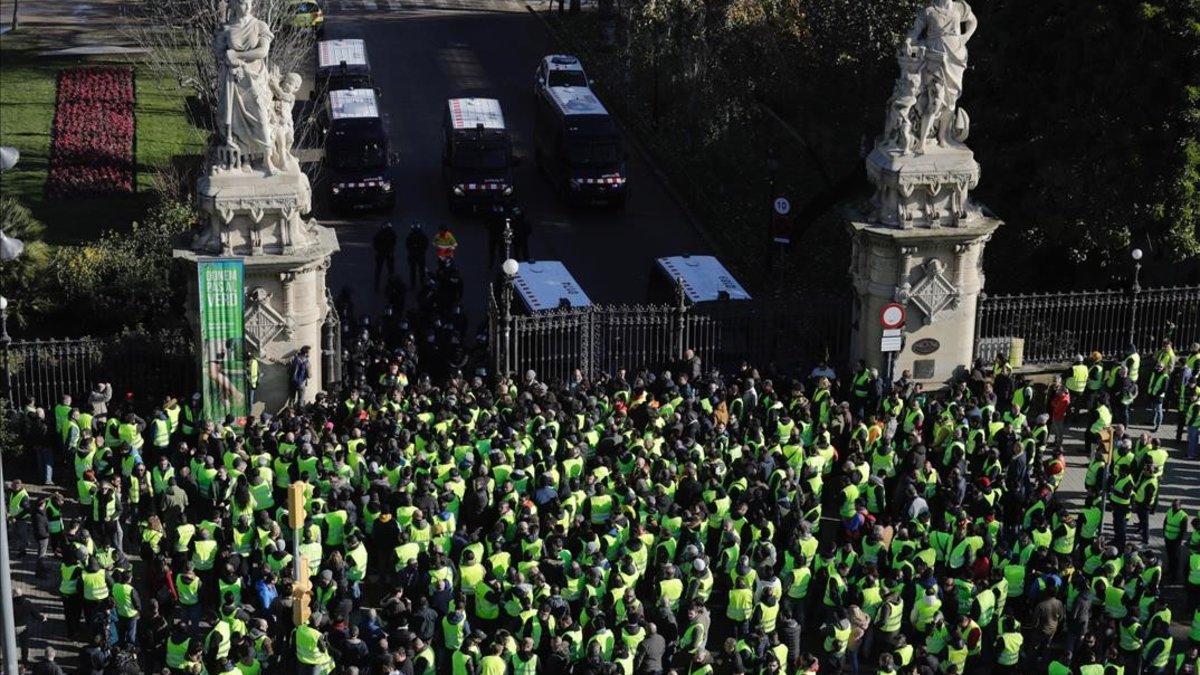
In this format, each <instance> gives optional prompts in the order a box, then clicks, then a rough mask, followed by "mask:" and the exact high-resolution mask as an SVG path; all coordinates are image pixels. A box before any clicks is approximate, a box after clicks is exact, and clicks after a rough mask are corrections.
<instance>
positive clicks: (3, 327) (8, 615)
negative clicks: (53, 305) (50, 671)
mask: <svg viewBox="0 0 1200 675" xmlns="http://www.w3.org/2000/svg"><path fill="white" fill-rule="evenodd" d="M11 342H12V338H11V337H9V335H8V298H6V297H4V296H2V295H0V350H2V354H0V355H2V357H3V358H4V400H3V401H0V415H8V411H9V409H10V406H9V402H10V399H11V398H12V381H11V380H10V379H9V369H8V345H9V343H11ZM5 492H6V490H5V485H4V458H3V457H0V623H2V624H3V625H4V673H5V675H17V632H16V624H14V623H13V605H12V569H11V568H10V567H9V556H8V495H7V494H5Z"/></svg>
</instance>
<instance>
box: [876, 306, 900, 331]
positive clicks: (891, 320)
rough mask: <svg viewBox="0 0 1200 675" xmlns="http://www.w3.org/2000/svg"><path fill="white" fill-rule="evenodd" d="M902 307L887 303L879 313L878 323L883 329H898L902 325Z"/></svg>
mask: <svg viewBox="0 0 1200 675" xmlns="http://www.w3.org/2000/svg"><path fill="white" fill-rule="evenodd" d="M904 315H905V311H904V305H901V304H900V303H898V302H889V303H888V304H886V305H884V306H883V309H881V310H880V311H879V323H880V324H881V325H882V326H883V327H884V328H899V327H901V326H903V325H904Z"/></svg>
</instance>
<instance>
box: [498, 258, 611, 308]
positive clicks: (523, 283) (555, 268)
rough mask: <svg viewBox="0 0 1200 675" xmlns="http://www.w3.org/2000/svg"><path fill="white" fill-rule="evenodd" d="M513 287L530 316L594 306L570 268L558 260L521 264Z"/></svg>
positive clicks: (533, 261)
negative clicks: (569, 308)
mask: <svg viewBox="0 0 1200 675" xmlns="http://www.w3.org/2000/svg"><path fill="white" fill-rule="evenodd" d="M512 284H513V289H514V290H515V291H516V294H517V297H519V298H520V299H521V304H522V305H523V306H524V311H525V312H526V313H534V312H544V311H546V310H550V309H565V308H568V307H575V308H578V307H590V306H591V304H592V301H591V299H590V298H588V295H587V293H585V292H584V291H583V288H582V287H580V285H579V282H577V281H575V277H573V276H571V272H570V271H569V270H568V269H567V266H566V265H564V264H562V262H561V261H558V260H530V261H526V262H521V263H520V267H519V268H517V273H516V275H514V276H513V278H512Z"/></svg>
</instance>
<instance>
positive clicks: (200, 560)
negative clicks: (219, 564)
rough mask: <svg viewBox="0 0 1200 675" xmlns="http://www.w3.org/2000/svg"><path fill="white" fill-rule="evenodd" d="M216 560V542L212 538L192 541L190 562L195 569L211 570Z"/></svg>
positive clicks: (201, 570)
mask: <svg viewBox="0 0 1200 675" xmlns="http://www.w3.org/2000/svg"><path fill="white" fill-rule="evenodd" d="M216 561H217V542H215V541H213V540H212V539H197V540H196V541H193V542H192V564H193V565H195V567H196V570H197V571H200V572H205V571H207V570H211V569H212V568H213V565H214V564H215V563H216Z"/></svg>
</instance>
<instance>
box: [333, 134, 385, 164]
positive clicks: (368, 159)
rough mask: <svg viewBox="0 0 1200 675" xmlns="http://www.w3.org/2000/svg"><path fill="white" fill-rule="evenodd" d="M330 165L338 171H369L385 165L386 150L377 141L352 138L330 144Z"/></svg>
mask: <svg viewBox="0 0 1200 675" xmlns="http://www.w3.org/2000/svg"><path fill="white" fill-rule="evenodd" d="M328 159H329V163H330V165H331V166H332V167H333V168H334V169H337V170H340V171H369V170H371V169H383V168H386V167H387V150H386V148H385V147H384V144H383V143H381V142H378V141H368V140H358V141H357V142H355V141H354V140H351V139H347V140H346V141H341V142H335V143H332V144H330V146H329V152H328Z"/></svg>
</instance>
